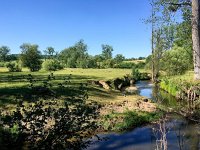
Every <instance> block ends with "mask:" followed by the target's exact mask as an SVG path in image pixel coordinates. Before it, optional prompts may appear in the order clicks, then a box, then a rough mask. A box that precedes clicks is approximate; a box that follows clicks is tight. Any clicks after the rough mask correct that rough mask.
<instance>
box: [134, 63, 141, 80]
mask: <svg viewBox="0 0 200 150" xmlns="http://www.w3.org/2000/svg"><path fill="white" fill-rule="evenodd" d="M140 75H141V74H140V72H139V70H138V68H137V67H136V66H134V67H133V68H132V77H133V79H135V80H136V81H137V80H140Z"/></svg>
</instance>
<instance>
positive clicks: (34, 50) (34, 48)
mask: <svg viewBox="0 0 200 150" xmlns="http://www.w3.org/2000/svg"><path fill="white" fill-rule="evenodd" d="M20 48H21V49H22V52H21V56H20V59H21V61H22V63H23V65H24V66H25V67H28V68H29V69H30V71H31V72H33V71H38V70H40V69H41V64H42V61H41V52H40V51H39V50H38V45H35V44H33V45H31V44H22V45H21V46H20Z"/></svg>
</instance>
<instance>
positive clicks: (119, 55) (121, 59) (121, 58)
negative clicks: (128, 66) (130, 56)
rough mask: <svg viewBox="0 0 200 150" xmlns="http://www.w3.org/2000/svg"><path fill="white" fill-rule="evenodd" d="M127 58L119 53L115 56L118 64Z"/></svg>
mask: <svg viewBox="0 0 200 150" xmlns="http://www.w3.org/2000/svg"><path fill="white" fill-rule="evenodd" d="M124 60H125V57H124V56H123V55H122V54H117V55H116V56H115V58H114V61H115V63H116V64H120V63H122V62H123V61H124Z"/></svg>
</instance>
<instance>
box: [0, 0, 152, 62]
mask: <svg viewBox="0 0 200 150" xmlns="http://www.w3.org/2000/svg"><path fill="white" fill-rule="evenodd" d="M0 6H1V9H0V20H1V21H0V46H2V45H6V46H8V47H10V49H11V53H20V51H21V50H20V48H19V46H20V45H21V44H23V43H31V44H38V45H39V49H40V50H41V51H43V50H45V49H46V47H48V46H52V47H54V48H55V50H56V51H61V50H63V49H64V48H67V47H69V46H71V45H73V44H74V43H76V42H77V41H79V40H80V39H83V40H84V41H85V43H86V44H87V45H88V53H89V54H91V55H96V54H100V53H101V51H102V49H101V45H102V44H109V45H111V46H113V48H114V52H113V54H114V55H116V54H123V55H124V56H125V57H127V58H131V57H139V56H148V55H149V54H150V52H151V47H150V31H151V28H150V26H149V25H147V24H145V23H144V21H143V20H144V19H147V18H148V17H149V15H150V11H151V8H150V6H149V2H148V0H0Z"/></svg>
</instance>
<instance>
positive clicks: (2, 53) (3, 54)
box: [0, 46, 10, 61]
mask: <svg viewBox="0 0 200 150" xmlns="http://www.w3.org/2000/svg"><path fill="white" fill-rule="evenodd" d="M9 52H10V49H9V47H7V46H1V47H0V61H6V60H7V58H8V54H9Z"/></svg>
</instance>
